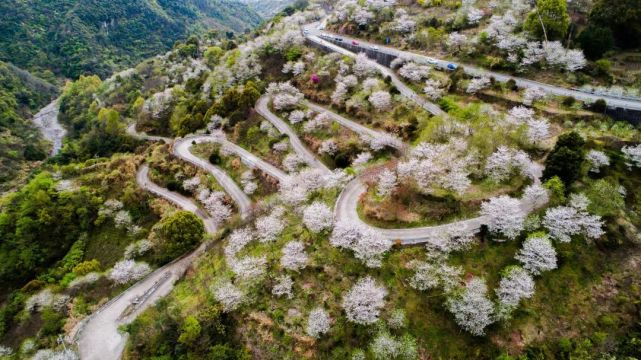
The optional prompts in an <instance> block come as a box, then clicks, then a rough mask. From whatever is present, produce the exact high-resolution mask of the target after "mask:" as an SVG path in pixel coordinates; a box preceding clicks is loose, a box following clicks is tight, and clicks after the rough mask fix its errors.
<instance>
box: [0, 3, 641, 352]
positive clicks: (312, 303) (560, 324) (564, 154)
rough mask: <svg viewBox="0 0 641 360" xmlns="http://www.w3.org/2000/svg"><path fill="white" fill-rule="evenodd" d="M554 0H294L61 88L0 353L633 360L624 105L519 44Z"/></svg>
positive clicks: (25, 193)
mask: <svg viewBox="0 0 641 360" xmlns="http://www.w3.org/2000/svg"><path fill="white" fill-rule="evenodd" d="M634 1H638V0H634ZM550 2H554V4H555V6H553V9H552V10H550V11H551V13H552V15H554V12H555V11H560V12H562V13H563V12H566V11H567V9H565V8H564V6H563V4H566V2H565V0H539V1H538V2H537V5H534V4H531V3H529V2H525V1H518V0H504V1H498V2H495V1H493V2H491V3H490V2H489V1H485V0H478V1H476V2H470V1H466V2H463V3H459V2H456V1H449V2H448V1H444V2H436V1H435V2H429V3H428V2H426V1H418V2H414V1H394V0H367V1H354V0H341V1H336V2H334V3H333V5H334V8H333V9H331V8H327V7H324V6H316V5H317V3H316V2H312V3H311V4H310V5H311V6H309V7H307V8H305V9H296V8H293V7H292V8H290V9H289V10H287V11H283V12H282V13H281V14H279V15H277V16H275V17H274V18H273V19H272V20H271V21H268V22H266V23H265V24H264V26H261V27H259V28H257V29H256V30H254V31H251V32H248V33H246V34H244V35H243V36H237V37H230V38H228V37H226V36H223V37H214V38H207V39H202V38H201V39H199V38H197V37H189V38H188V40H186V41H185V42H182V41H179V42H177V43H176V44H175V45H174V46H173V48H172V49H171V50H170V51H168V52H166V53H163V54H160V55H157V56H154V57H151V58H149V59H146V60H144V61H142V62H140V63H138V64H136V65H135V66H133V67H131V68H129V69H126V70H123V71H120V72H118V73H116V74H114V75H112V76H110V77H108V78H105V79H101V78H100V77H99V76H96V75H90V76H80V77H79V78H78V79H77V80H75V81H72V82H68V83H67V84H66V86H65V87H64V89H63V90H62V91H61V95H60V97H59V102H60V116H59V120H60V122H61V123H62V124H64V125H65V127H66V128H67V129H68V133H67V136H66V138H65V141H64V144H63V147H62V149H61V151H60V153H59V154H58V155H56V156H53V157H51V158H50V159H49V160H48V161H46V162H45V163H44V164H43V166H42V167H40V168H39V169H37V170H36V171H34V172H33V174H32V176H30V177H29V179H28V182H27V183H26V184H25V185H24V186H22V187H21V188H20V189H18V190H17V191H15V192H13V193H11V194H9V195H6V196H4V197H3V198H2V199H1V200H0V359H2V360H5V358H6V359H7V360H17V359H22V358H33V359H36V360H40V359H52V358H54V359H56V358H62V359H68V360H78V359H82V360H85V359H86V360H117V359H124V360H138V359H163V360H164V359H228V360H247V359H257V360H271V359H274V360H281V359H313V360H315V359H319V360H325V359H327V360H334V359H341V360H342V359H345V360H423V359H462V360H463V359H465V360H467V359H478V360H515V359H518V360H530V359H531V360H539V359H546V360H547V359H552V360H579V359H580V360H592V359H594V360H602V359H639V358H641V347H640V346H639V343H640V341H639V339H641V325H640V324H641V287H639V286H638V284H641V272H639V271H638V268H639V264H641V194H639V192H638V191H636V190H635V189H639V188H641V129H640V128H639V125H638V124H634V123H632V122H627V121H623V120H622V119H620V118H618V117H616V116H615V115H612V114H613V113H612V110H613V109H612V108H613V107H615V108H622V109H626V110H627V112H626V113H627V114H630V115H635V114H636V115H638V114H640V113H641V98H636V97H633V96H628V97H623V96H615V95H614V94H609V95H601V94H596V93H592V92H587V91H582V90H580V89H578V88H575V87H573V84H574V83H573V82H572V81H577V79H580V78H582V79H584V81H586V82H588V83H590V82H595V83H597V82H598V83H601V84H603V86H607V84H608V79H606V78H604V74H603V73H595V72H592V70H593V68H592V66H596V65H595V64H594V63H595V62H593V61H586V60H585V58H584V57H583V56H584V54H583V50H582V49H579V48H577V47H572V46H570V47H566V45H562V44H561V42H558V43H557V42H554V44H556V45H550V44H553V42H552V41H550V42H546V43H544V44H543V45H542V43H541V40H535V38H534V37H533V38H528V39H530V40H525V39H526V38H525V37H526V36H531V35H530V34H528V33H527V32H524V30H523V27H524V25H523V23H524V22H526V19H527V18H528V17H529V15H528V14H531V13H535V12H536V11H539V10H540V8H539V7H545V6H548V5H549V4H550ZM470 7H474V8H475V9H476V7H478V8H479V9H482V10H479V11H480V13H482V14H481V15H480V16H481V18H482V20H481V24H482V26H483V28H486V27H491V26H493V27H495V28H496V27H498V30H497V31H498V33H497V34H500V36H502V38H503V40H505V41H501V42H500V47H501V49H502V48H503V47H506V46H508V45H510V46H515V47H517V48H518V47H520V46H525V47H526V49H527V48H528V47H530V50H531V52H532V53H528V51H526V49H522V48H518V49H519V51H518V52H515V53H514V54H512V56H510V55H509V54H506V53H504V52H503V50H500V51H499V50H498V49H499V48H497V46H499V45H498V44H496V43H495V42H494V40H492V41H490V40H489V38H486V36H489V35H481V34H483V33H484V32H486V31H478V32H477V30H480V29H478V27H479V26H481V25H478V24H476V25H478V26H476V25H475V26H470V27H465V29H466V30H465V31H467V33H466V35H465V39H467V40H465V41H463V40H462V39H463V38H461V35H462V34H461V32H459V30H461V29H458V30H457V29H456V28H454V27H452V26H453V23H454V22H455V20H456V18H457V16H458V15H457V14H460V13H462V12H463V11H465V12H466V14H477V15H478V14H479V12H475V11H474V10H472V9H471V8H470ZM461 9H463V10H461ZM516 10H518V14H517V13H516ZM582 11H583V12H584V13H585V12H586V11H589V9H583V10H582ZM546 14H548V15H549V14H550V13H548V12H546ZM436 15H438V18H436V19H435V20H433V18H435V17H437V16H436ZM551 17H553V18H554V19H551V20H550V19H547V18H545V17H542V18H543V19H542V21H548V20H549V21H551V22H552V24H553V23H554V21H557V20H558V21H562V20H563V19H565V17H564V16H551ZM440 18H442V19H448V20H447V21H448V23H449V21H450V20H451V21H452V24H450V25H445V24H441V23H438V21H440V20H439V19H440ZM490 19H493V20H490ZM501 19H503V20H501ZM555 19H556V20H555ZM559 19H561V20H559ZM461 21H462V20H461ZM568 21H574V20H568ZM498 22H500V24H499V23H498ZM491 23H494V25H491ZM548 24H550V23H548ZM508 25H509V26H508ZM466 26H467V25H466ZM430 28H431V29H430ZM461 31H462V30H461ZM488 31H489V30H488ZM497 34H495V35H497ZM475 36H478V37H479V39H478V40H475V39H476V37H475ZM532 36H535V35H532ZM427 37H429V38H438V39H441V40H442V41H443V43H441V42H438V43H431V42H430V41H428V39H427ZM473 37H474V39H473ZM387 38H389V40H387ZM445 39H447V40H445ZM483 39H485V40H483ZM564 39H565V37H564ZM386 40H387V41H386ZM457 40H458V42H456V41H457ZM512 40H514V41H512ZM522 41H529V42H530V45H524V44H525V43H523V42H522ZM564 41H565V40H564ZM420 44H423V45H426V44H427V45H430V47H429V48H428V47H427V46H426V47H421V46H419V45H420ZM515 44H516V45H515ZM543 46H546V47H550V46H551V48H547V50H546V51H549V54H552V55H556V56H560V58H559V59H556V58H554V57H551V56H547V57H546V56H544V53H543V50H542V49H543V48H542V47H543ZM617 46H619V45H617ZM532 49H535V50H532ZM622 49H623V48H617V49H616V50H613V51H623V50H622ZM537 50H541V52H538V51H537ZM468 52H469V54H475V56H476V57H479V58H480V57H481V56H483V57H485V59H486V60H487V58H494V62H496V63H502V62H515V61H517V60H518V61H519V63H520V61H522V60H523V57H528V58H529V57H532V56H535V55H536V57H537V59H538V61H537V62H536V63H530V64H525V63H524V64H522V65H523V66H522V67H521V68H520V69H519V68H514V69H512V72H510V73H509V75H507V70H505V69H504V70H505V72H500V71H498V68H497V69H495V68H492V67H491V66H486V65H488V63H486V62H482V64H478V63H477V62H476V61H480V60H479V59H477V58H476V57H474V58H473V57H471V55H466V54H468ZM533 53H534V54H533ZM537 54H538V55H537ZM549 54H548V55H549ZM561 55H562V56H561ZM508 59H509V60H508ZM577 59H579V60H580V59H583V61H578V60H577ZM561 60H562V62H559V61H561ZM555 61H557V62H555ZM577 61H578V62H580V64H581V65H583V67H577V66H574V65H576V64H577ZM526 62H527V61H526ZM626 64H627V63H626ZM544 75H545V76H548V78H546V77H544ZM537 76H540V77H541V78H539V77H537ZM532 77H534V78H537V79H539V80H541V81H544V82H534V81H531V80H530V78H532ZM570 80H572V81H570ZM610 80H611V81H614V80H613V79H610ZM631 81H632V82H634V81H636V80H631ZM611 90H612V89H611ZM59 339H60V340H64V341H65V342H66V344H64V345H63V344H60V342H59V341H60V340H59ZM3 356H4V357H5V358H3Z"/></svg>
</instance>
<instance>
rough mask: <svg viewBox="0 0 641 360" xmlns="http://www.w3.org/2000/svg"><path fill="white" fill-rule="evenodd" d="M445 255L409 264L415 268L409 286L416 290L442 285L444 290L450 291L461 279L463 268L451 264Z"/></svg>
mask: <svg viewBox="0 0 641 360" xmlns="http://www.w3.org/2000/svg"><path fill="white" fill-rule="evenodd" d="M445 260H446V258H445V256H436V257H434V258H432V259H430V261H415V262H412V263H411V264H410V266H411V267H412V268H413V269H414V270H415V272H414V275H413V276H412V278H410V286H411V287H413V288H414V289H416V290H421V291H425V290H430V289H435V288H437V287H442V288H443V290H445V292H450V291H452V290H453V289H454V288H455V287H456V286H457V284H459V283H460V281H461V276H462V275H463V268H461V267H460V266H451V265H449V264H447V262H446V261H445Z"/></svg>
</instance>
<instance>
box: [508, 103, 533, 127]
mask: <svg viewBox="0 0 641 360" xmlns="http://www.w3.org/2000/svg"><path fill="white" fill-rule="evenodd" d="M532 119H534V110H532V109H530V108H527V107H525V106H515V107H513V108H512V109H510V112H509V113H508V115H507V118H506V121H507V122H508V124H510V125H516V126H519V125H521V124H523V123H525V122H527V121H528V120H532Z"/></svg>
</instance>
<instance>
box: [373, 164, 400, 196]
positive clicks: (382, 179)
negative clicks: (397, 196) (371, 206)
mask: <svg viewBox="0 0 641 360" xmlns="http://www.w3.org/2000/svg"><path fill="white" fill-rule="evenodd" d="M397 185H398V182H397V178H396V174H395V173H394V172H392V171H390V170H389V169H385V170H383V172H382V173H381V174H380V175H379V176H378V186H377V190H376V193H377V194H378V196H381V197H386V196H388V195H389V194H391V193H392V192H393V191H394V190H395V189H396V186H397Z"/></svg>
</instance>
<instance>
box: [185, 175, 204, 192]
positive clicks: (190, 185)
mask: <svg viewBox="0 0 641 360" xmlns="http://www.w3.org/2000/svg"><path fill="white" fill-rule="evenodd" d="M199 186H200V176H194V177H193V178H191V179H187V180H185V181H183V189H185V190H187V191H189V192H194V191H196V189H198V187H199Z"/></svg>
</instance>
